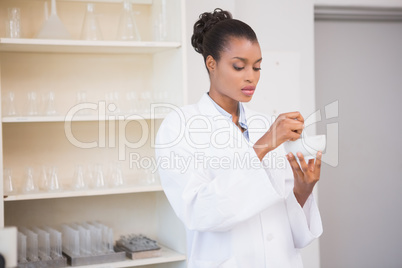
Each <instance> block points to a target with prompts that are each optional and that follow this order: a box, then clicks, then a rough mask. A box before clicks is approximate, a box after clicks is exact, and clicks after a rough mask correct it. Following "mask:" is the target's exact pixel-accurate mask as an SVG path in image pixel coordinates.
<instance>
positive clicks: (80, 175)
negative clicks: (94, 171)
mask: <svg viewBox="0 0 402 268" xmlns="http://www.w3.org/2000/svg"><path fill="white" fill-rule="evenodd" d="M73 188H74V189H75V190H81V189H85V188H87V185H86V183H85V180H84V171H83V168H82V166H81V165H77V166H76V167H75V172H74V182H73Z"/></svg>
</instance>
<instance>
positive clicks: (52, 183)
mask: <svg viewBox="0 0 402 268" xmlns="http://www.w3.org/2000/svg"><path fill="white" fill-rule="evenodd" d="M48 190H49V191H59V190H61V187H60V184H59V178H58V176H57V168H56V167H52V168H51V172H50V180H49V185H48Z"/></svg>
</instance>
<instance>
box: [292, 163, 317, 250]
mask: <svg viewBox="0 0 402 268" xmlns="http://www.w3.org/2000/svg"><path fill="white" fill-rule="evenodd" d="M290 173H291V174H292V175H290V176H288V177H287V179H286V181H285V186H286V190H285V194H286V207H287V210H288V217H289V223H290V226H291V229H292V234H293V242H294V244H295V247H296V248H303V247H306V246H307V245H309V244H310V243H311V242H312V241H313V240H314V239H316V238H318V237H319V236H320V235H321V234H322V231H323V230H322V222H321V217H320V212H319V210H318V206H317V203H316V201H315V200H314V195H313V194H310V196H309V197H308V199H307V200H306V202H305V204H304V206H303V207H301V206H300V204H299V202H298V201H297V199H296V197H295V195H294V192H293V186H294V178H293V172H292V171H290V170H288V174H290Z"/></svg>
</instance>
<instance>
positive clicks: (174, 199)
mask: <svg viewBox="0 0 402 268" xmlns="http://www.w3.org/2000/svg"><path fill="white" fill-rule="evenodd" d="M191 43H192V45H193V47H194V48H195V50H196V51H197V52H198V53H200V54H202V56H203V57H204V63H205V66H206V68H207V71H208V74H209V78H210V88H209V92H205V93H204V94H203V95H202V97H201V99H200V100H199V102H198V103H196V104H192V105H187V106H184V107H180V108H177V109H176V110H173V111H172V112H170V113H169V114H168V115H167V117H166V118H165V119H164V120H163V122H162V124H161V126H160V128H159V130H158V133H157V137H156V148H155V153H156V157H157V158H158V159H159V160H160V159H163V158H168V159H171V158H172V154H173V155H174V159H176V160H177V161H179V160H180V161H186V163H188V165H186V169H185V170H183V169H182V168H179V166H175V164H174V163H175V162H176V161H169V163H171V164H170V165H163V166H162V165H161V166H160V167H159V174H160V179H161V183H162V186H163V189H164V191H165V193H166V196H167V198H168V200H169V202H170V204H171V206H172V207H173V209H174V211H175V213H176V214H177V216H178V217H179V218H180V220H181V221H182V222H183V223H184V225H185V227H186V233H187V258H188V259H187V265H188V267H189V268H195V267H197V268H207V267H208V268H212V267H221V268H269V267H274V268H298V267H303V264H302V260H301V256H300V253H299V249H300V248H303V247H305V246H307V245H308V244H310V243H311V242H312V241H313V240H314V239H316V238H317V237H319V236H320V235H321V233H322V223H321V218H320V214H319V211H318V208H317V205H316V202H315V201H314V197H313V195H312V191H313V188H314V185H315V184H316V182H317V181H318V180H319V178H320V166H321V152H318V153H317V156H316V159H311V160H309V161H308V163H306V161H305V159H304V157H303V155H301V154H300V153H298V154H297V156H295V155H292V154H291V153H290V154H288V155H287V154H286V153H285V152H284V149H283V146H281V144H282V143H283V142H285V141H288V140H296V139H298V138H299V137H300V134H301V133H302V131H303V128H304V124H303V123H304V119H303V117H302V116H301V114H300V113H299V112H289V113H284V114H281V115H280V116H278V117H277V118H276V120H275V121H274V122H273V123H271V122H269V120H268V119H266V118H267V117H266V116H263V115H260V114H258V113H256V112H254V111H252V110H250V109H248V108H247V107H246V105H243V104H242V103H244V102H249V101H250V100H251V98H252V96H253V94H254V92H255V90H256V87H257V83H258V80H259V78H260V69H261V67H260V66H261V62H262V57H261V49H260V46H259V43H258V40H257V37H256V35H255V33H254V31H253V30H252V28H251V27H250V26H248V25H247V24H245V23H244V22H241V21H239V20H235V19H233V18H232V16H231V14H230V13H229V12H227V11H223V10H221V9H215V10H214V12H212V13H209V12H206V13H203V14H201V15H200V17H199V20H198V21H197V22H196V23H195V25H194V33H193V36H192V38H191ZM273 157H274V158H277V159H278V161H268V162H269V163H282V164H281V165H279V164H277V165H267V164H266V163H267V162H266V161H264V159H266V158H273ZM281 157H282V158H283V159H285V161H282V162H281V161H279V158H281ZM296 157H298V159H299V161H300V165H299V163H298V162H297V159H296ZM159 160H158V161H159Z"/></svg>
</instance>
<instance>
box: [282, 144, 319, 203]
mask: <svg viewBox="0 0 402 268" xmlns="http://www.w3.org/2000/svg"><path fill="white" fill-rule="evenodd" d="M321 156H322V153H321V152H318V153H317V158H316V160H315V162H314V159H310V160H309V161H308V164H307V163H306V161H305V160H304V156H303V154H301V153H300V152H298V153H297V157H298V158H299V162H300V165H299V164H298V163H297V160H296V157H295V156H294V155H293V154H292V153H289V154H287V155H286V158H287V159H288V161H289V163H290V166H291V167H292V170H293V175H294V181H295V184H294V187H293V192H294V194H295V197H296V199H297V202H299V204H300V206H302V207H303V206H304V203H305V202H306V200H307V198H308V197H309V196H310V194H311V193H312V192H313V189H314V185H315V184H316V183H317V181H318V180H319V179H320V172H321Z"/></svg>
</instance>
